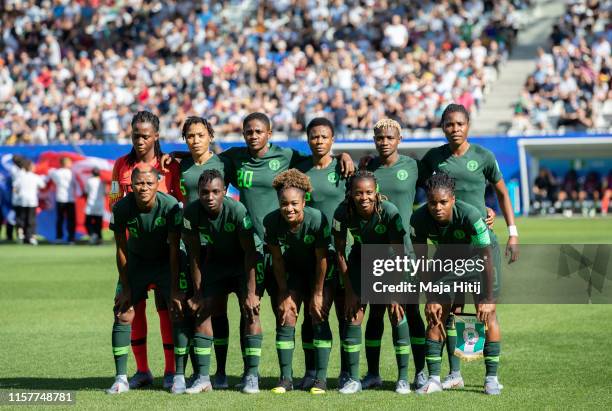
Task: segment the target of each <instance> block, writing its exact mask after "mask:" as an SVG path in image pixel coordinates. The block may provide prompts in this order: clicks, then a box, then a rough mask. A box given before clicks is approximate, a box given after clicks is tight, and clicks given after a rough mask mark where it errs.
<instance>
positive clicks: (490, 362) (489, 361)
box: [483, 341, 501, 377]
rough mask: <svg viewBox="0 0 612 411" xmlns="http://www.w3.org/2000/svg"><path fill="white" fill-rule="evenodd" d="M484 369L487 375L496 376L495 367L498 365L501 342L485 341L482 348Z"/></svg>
mask: <svg viewBox="0 0 612 411" xmlns="http://www.w3.org/2000/svg"><path fill="white" fill-rule="evenodd" d="M483 351H484V360H485V369H486V371H487V377H491V376H493V377H494V376H496V375H497V368H498V367H499V354H500V353H501V342H499V341H485V345H484V348H483Z"/></svg>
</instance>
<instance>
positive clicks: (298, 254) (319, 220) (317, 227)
mask: <svg viewBox="0 0 612 411" xmlns="http://www.w3.org/2000/svg"><path fill="white" fill-rule="evenodd" d="M263 224H264V229H265V238H264V241H265V243H266V244H268V245H275V246H280V247H281V250H282V252H283V257H284V258H285V260H286V261H291V265H292V267H286V269H298V270H301V269H304V270H307V269H311V268H312V267H313V266H314V263H315V261H316V260H315V249H316V248H325V249H327V248H328V247H329V243H330V238H331V232H330V228H329V225H328V223H327V219H326V218H325V216H324V215H323V214H322V213H321V211H319V210H317V209H316V208H311V207H308V206H307V207H304V221H303V222H302V224H301V225H300V227H299V230H298V231H297V232H295V233H294V232H292V231H291V230H290V228H289V223H287V221H285V219H284V218H283V217H282V215H281V212H280V210H278V209H277V210H274V211H272V212H271V213H270V214H268V215H267V216H266V217H265V218H264V222H263Z"/></svg>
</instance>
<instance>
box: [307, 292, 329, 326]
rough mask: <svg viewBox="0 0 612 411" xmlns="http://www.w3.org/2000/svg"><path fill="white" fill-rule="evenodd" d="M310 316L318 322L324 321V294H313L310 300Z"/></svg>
mask: <svg viewBox="0 0 612 411" xmlns="http://www.w3.org/2000/svg"><path fill="white" fill-rule="evenodd" d="M310 315H311V316H312V318H313V319H314V320H315V321H316V322H321V321H323V317H325V312H324V310H323V293H313V295H312V298H311V299H310Z"/></svg>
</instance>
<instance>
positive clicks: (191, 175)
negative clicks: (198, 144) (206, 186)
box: [180, 154, 225, 204]
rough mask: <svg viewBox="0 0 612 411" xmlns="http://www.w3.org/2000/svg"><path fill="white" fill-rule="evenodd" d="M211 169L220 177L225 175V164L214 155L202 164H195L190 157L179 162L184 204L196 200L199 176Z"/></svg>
mask: <svg viewBox="0 0 612 411" xmlns="http://www.w3.org/2000/svg"><path fill="white" fill-rule="evenodd" d="M213 169H214V170H219V171H220V172H221V175H224V173H225V164H224V163H223V161H222V160H221V158H220V157H219V156H218V155H216V154H213V156H212V157H211V158H209V159H208V161H207V162H205V163H204V164H195V162H194V161H193V158H191V157H189V158H185V159H183V160H182V161H181V175H180V188H181V194H182V195H183V197H184V203H185V204H189V203H191V202H192V201H195V200H197V199H198V180H199V179H200V175H201V174H202V172H203V171H204V170H213Z"/></svg>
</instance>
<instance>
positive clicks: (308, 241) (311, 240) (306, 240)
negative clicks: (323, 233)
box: [304, 234, 315, 244]
mask: <svg viewBox="0 0 612 411" xmlns="http://www.w3.org/2000/svg"><path fill="white" fill-rule="evenodd" d="M314 240H315V238H314V235H312V234H306V235H305V236H304V244H312V243H314Z"/></svg>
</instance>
